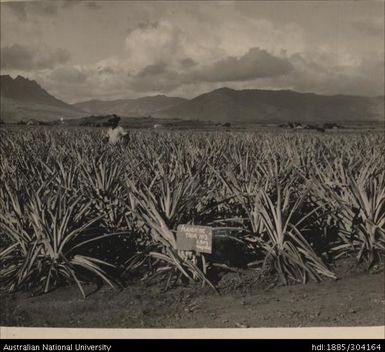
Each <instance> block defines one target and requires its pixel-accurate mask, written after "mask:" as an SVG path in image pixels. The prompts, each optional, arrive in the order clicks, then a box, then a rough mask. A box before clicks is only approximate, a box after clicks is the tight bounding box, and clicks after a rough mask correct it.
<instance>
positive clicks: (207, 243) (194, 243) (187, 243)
mask: <svg viewBox="0 0 385 352" xmlns="http://www.w3.org/2000/svg"><path fill="white" fill-rule="evenodd" d="M212 247H213V229H212V228H211V227H209V226H200V225H179V226H178V228H177V233H176V248H177V249H179V250H184V251H196V252H201V253H209V254H210V253H211V252H212V249H213V248H212Z"/></svg>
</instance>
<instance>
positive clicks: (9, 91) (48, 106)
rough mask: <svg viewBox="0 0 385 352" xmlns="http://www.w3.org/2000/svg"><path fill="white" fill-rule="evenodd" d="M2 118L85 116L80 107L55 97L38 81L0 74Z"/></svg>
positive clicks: (26, 118) (13, 119) (48, 118)
mask: <svg viewBox="0 0 385 352" xmlns="http://www.w3.org/2000/svg"><path fill="white" fill-rule="evenodd" d="M0 91H1V119H2V120H3V121H4V122H7V123H13V122H18V121H22V120H24V121H25V120H29V119H36V120H40V121H51V120H55V119H58V118H74V117H80V116H83V115H84V113H83V112H82V111H80V110H79V109H77V108H75V107H73V106H71V105H69V104H67V103H65V102H63V101H61V100H59V99H57V98H55V97H54V96H53V95H51V94H49V93H48V92H47V91H46V90H44V89H43V88H42V87H41V86H40V85H39V84H38V83H37V82H35V81H33V80H29V79H27V78H24V77H21V76H17V77H16V78H15V79H13V78H12V77H11V76H9V75H2V76H0Z"/></svg>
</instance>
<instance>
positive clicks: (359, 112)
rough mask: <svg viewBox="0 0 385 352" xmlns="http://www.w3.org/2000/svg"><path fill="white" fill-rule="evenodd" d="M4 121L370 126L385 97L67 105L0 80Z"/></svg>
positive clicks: (258, 94) (280, 95)
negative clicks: (102, 118) (110, 117)
mask: <svg viewBox="0 0 385 352" xmlns="http://www.w3.org/2000/svg"><path fill="white" fill-rule="evenodd" d="M0 88H1V119H2V120H3V121H4V122H6V123H14V122H18V121H21V120H24V121H26V120H30V119H34V120H40V121H54V120H58V119H60V118H63V119H74V118H80V117H89V116H90V115H94V116H95V115H107V114H117V115H120V116H122V117H154V118H159V119H179V120H198V121H199V120H200V121H206V122H207V121H213V122H218V123H219V122H220V123H223V122H231V123H281V122H293V121H297V122H309V123H310V122H314V123H321V122H339V123H343V122H347V123H349V122H359V123H365V122H372V121H378V122H379V121H383V120H384V97H383V96H378V97H360V96H349V95H334V96H326V95H318V94H314V93H298V92H294V91H290V90H259V89H248V90H234V89H230V88H220V89H216V90H214V91H211V92H208V93H205V94H201V95H199V96H197V97H195V98H193V99H190V100H189V99H184V98H178V97H167V96H165V95H157V96H149V97H142V98H138V99H119V100H110V101H108V100H95V99H94V100H89V101H85V102H79V103H75V104H72V105H71V104H67V103H65V102H63V101H61V100H59V99H57V98H55V97H54V96H53V95H51V94H49V93H48V92H47V91H46V90H44V89H43V88H42V87H41V86H40V85H39V84H38V83H37V82H35V81H33V80H29V79H26V78H24V77H21V76H18V77H16V78H15V79H13V78H12V77H11V76H8V75H3V76H0Z"/></svg>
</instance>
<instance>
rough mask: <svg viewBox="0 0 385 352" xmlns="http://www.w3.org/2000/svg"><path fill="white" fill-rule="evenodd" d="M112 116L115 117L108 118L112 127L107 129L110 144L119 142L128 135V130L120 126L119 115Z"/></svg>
mask: <svg viewBox="0 0 385 352" xmlns="http://www.w3.org/2000/svg"><path fill="white" fill-rule="evenodd" d="M112 116H113V117H112V118H111V119H109V120H108V122H109V123H110V126H111V127H110V128H109V129H108V131H107V138H108V142H109V143H110V144H118V143H121V142H123V141H124V140H125V137H126V136H127V135H128V131H126V130H125V129H124V128H123V127H121V126H119V121H120V117H119V116H117V115H112Z"/></svg>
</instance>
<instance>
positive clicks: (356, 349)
mask: <svg viewBox="0 0 385 352" xmlns="http://www.w3.org/2000/svg"><path fill="white" fill-rule="evenodd" d="M0 346H1V349H0V351H2V352H6V351H39V352H40V351H42V352H44V351H59V352H79V351H80V352H84V351H96V352H98V351H100V352H117V351H130V350H131V351H137V349H138V348H157V349H159V348H167V350H168V351H170V350H172V351H178V352H180V351H186V350H188V349H191V350H195V351H196V348H205V350H208V349H211V350H216V351H217V350H218V349H220V350H222V348H223V347H225V349H227V350H229V351H235V352H238V351H240V349H241V348H250V347H251V348H253V349H252V350H250V351H253V352H254V351H277V352H279V351H289V350H294V351H297V352H302V351H304V352H305V351H306V352H310V351H322V352H345V351H346V352H362V351H365V352H371V351H373V352H385V346H384V340H380V339H378V340H357V339H354V340H353V339H352V340H346V339H345V340H314V339H309V340H296V339H290V340H281V339H279V340H264V339H258V340H235V339H232V340H218V339H210V340H186V339H180V340H179V339H178V340H166V339H161V340H155V339H151V340H150V339H149V340H134V339H129V340H99V339H95V340H1V341H0Z"/></svg>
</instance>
